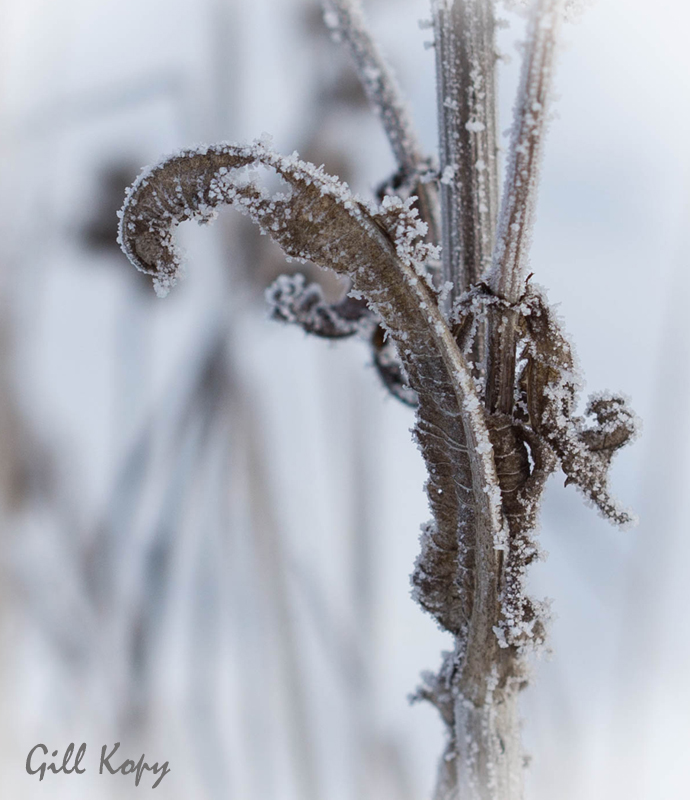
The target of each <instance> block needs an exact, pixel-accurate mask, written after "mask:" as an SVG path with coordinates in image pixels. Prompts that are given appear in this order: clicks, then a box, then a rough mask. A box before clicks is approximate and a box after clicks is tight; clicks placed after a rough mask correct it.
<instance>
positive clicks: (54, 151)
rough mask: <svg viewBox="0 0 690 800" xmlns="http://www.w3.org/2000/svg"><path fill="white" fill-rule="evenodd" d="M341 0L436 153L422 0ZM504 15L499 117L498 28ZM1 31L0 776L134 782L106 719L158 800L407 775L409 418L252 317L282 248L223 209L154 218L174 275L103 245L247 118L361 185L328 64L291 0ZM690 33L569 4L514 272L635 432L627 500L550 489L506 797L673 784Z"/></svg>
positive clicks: (682, 679)
mask: <svg viewBox="0 0 690 800" xmlns="http://www.w3.org/2000/svg"><path fill="white" fill-rule="evenodd" d="M365 6H366V9H367V12H368V15H369V17H370V20H371V24H372V27H373V29H374V31H375V33H376V35H377V37H378V38H379V40H380V41H381V44H382V46H383V48H384V50H385V51H386V53H387V54H388V57H389V60H390V61H391V63H392V64H393V66H394V68H395V71H396V73H397V75H398V78H399V80H400V82H401V84H402V86H403V87H404V89H405V91H406V92H407V94H408V97H409V100H410V104H411V106H412V110H413V113H414V116H415V119H416V122H417V126H418V129H419V132H420V135H421V138H422V140H423V141H424V142H425V144H426V146H427V147H428V150H429V151H430V152H432V151H434V149H435V139H436V130H435V125H436V123H435V116H436V115H435V108H434V106H435V90H434V77H433V68H434V63H433V62H434V59H433V50H429V49H425V48H424V41H425V40H427V39H429V38H430V32H429V31H426V30H421V29H420V28H419V26H418V20H420V19H424V18H427V17H428V16H429V8H428V4H427V2H426V0H367V2H366V3H365ZM501 16H503V17H505V19H506V20H508V21H509V22H510V25H509V26H508V27H506V28H505V29H503V30H501V32H500V46H501V49H502V51H503V52H504V53H505V55H506V58H505V60H504V61H503V62H502V65H501V70H500V79H501V129H502V130H504V129H506V128H508V126H509V124H510V112H511V107H512V102H513V96H514V91H515V86H516V80H517V70H518V68H519V51H518V49H517V48H516V46H515V45H516V42H519V40H520V39H521V37H522V33H523V27H522V22H521V20H520V18H519V17H515V16H514V15H513V14H512V13H511V12H509V11H508V10H506V11H505V12H503V11H502V12H501ZM0 21H1V24H0V311H1V313H0V528H1V533H0V535H1V537H2V538H1V543H0V571H1V572H2V575H1V577H2V583H1V586H2V589H1V590H0V775H1V776H2V786H3V792H4V793H6V795H5V794H4V795H3V796H8V797H13V798H17V800H24V799H26V800H34V798H63V797H64V798H67V797H69V798H87V797H88V798H91V799H92V800H101V798H102V799H103V800H106V799H108V798H124V797H130V796H131V795H132V792H133V791H135V789H134V778H133V776H131V775H130V776H127V777H123V776H122V775H119V774H118V775H115V776H111V775H99V774H98V759H99V755H100V749H101V746H102V745H103V744H108V746H109V749H110V747H112V745H113V744H114V743H115V742H121V748H120V752H119V754H118V756H116V757H115V758H114V759H113V763H114V764H115V765H116V766H117V765H119V763H121V760H122V759H120V757H119V756H120V754H122V758H131V759H132V760H134V761H135V762H136V761H137V760H138V759H139V757H140V756H141V754H142V753H145V755H146V760H147V761H148V762H149V763H153V761H158V762H162V761H166V760H167V761H169V763H170V768H171V770H172V772H171V773H170V774H169V775H167V776H166V777H165V779H164V780H163V782H162V783H161V784H160V786H159V787H158V788H157V789H156V791H157V795H156V796H157V797H158V798H160V799H161V800H173V799H174V800H177V798H194V799H195V800H196V799H197V798H198V799H199V800H217V799H218V800H219V799H220V798H223V800H246V799H252V800H253V799H254V798H261V800H293V799H294V800H355V799H356V800H373V799H374V798H376V799H377V800H423V799H424V798H428V797H430V794H431V790H432V786H433V781H434V775H435V770H436V761H437V758H438V756H439V754H440V753H441V751H442V747H443V731H442V725H441V722H440V720H439V719H438V718H437V714H436V711H435V710H434V709H433V708H431V707H430V706H428V707H427V706H424V705H415V706H409V705H408V702H407V696H408V694H409V693H410V692H412V691H414V689H415V687H416V685H417V683H418V676H419V672H420V671H421V670H423V669H434V670H435V669H437V667H438V665H439V664H440V652H441V650H443V649H448V648H449V647H450V646H451V642H450V639H449V638H448V637H447V636H446V635H444V634H442V633H441V632H439V631H438V630H437V629H436V627H435V624H434V622H433V621H432V619H431V618H430V617H427V616H425V615H424V614H423V613H422V611H421V610H420V609H419V608H418V607H417V606H416V605H415V604H414V603H413V601H412V600H411V598H410V596H409V574H410V572H411V570H412V566H413V562H414V559H415V556H416V553H417V546H418V542H417V538H418V533H419V525H420V524H421V523H422V522H424V521H425V520H426V519H427V518H428V516H429V512H428V509H427V506H426V498H425V495H424V493H423V489H422V487H423V482H424V468H423V464H422V461H421V458H420V456H419V453H418V451H417V449H416V447H415V446H414V444H413V443H412V442H411V439H410V434H409V429H410V428H411V427H412V425H413V422H414V418H413V413H412V411H410V410H409V409H408V408H405V407H403V406H401V405H400V404H399V403H398V402H397V401H396V400H394V399H392V398H390V397H389V396H387V395H386V393H385V391H384V389H383V388H382V387H381V386H380V385H379V382H378V378H377V376H376V374H375V371H374V369H373V368H372V366H371V363H370V354H369V351H368V348H367V347H366V345H365V343H363V342H359V341H346V342H343V343H340V344H330V343H327V342H324V341H323V340H316V339H312V338H308V337H307V336H305V335H304V334H303V333H302V332H301V331H300V330H297V329H293V328H290V327H289V326H283V325H280V324H278V323H276V322H271V321H269V320H267V319H266V305H265V302H264V300H263V292H264V290H265V288H266V286H267V285H269V284H270V282H271V281H272V280H273V279H274V278H275V276H276V275H278V274H279V273H281V272H284V271H291V270H292V269H293V267H294V265H286V264H285V262H284V259H283V258H282V256H281V255H280V253H279V252H278V251H277V250H276V249H273V248H272V247H271V246H270V243H268V242H267V240H266V237H259V236H258V235H257V231H255V230H254V229H253V228H252V227H251V225H250V223H248V222H247V221H246V220H245V219H244V218H242V217H240V216H239V215H236V214H233V212H227V213H224V214H223V215H221V218H220V219H219V220H218V221H217V222H216V223H215V224H214V225H213V226H212V227H211V228H198V227H196V226H195V225H193V224H191V225H190V224H185V225H183V226H182V227H181V229H180V236H181V240H182V242H183V244H184V247H185V249H186V251H187V254H188V264H189V268H188V273H189V274H188V277H187V279H186V280H185V281H184V282H183V283H181V284H180V285H179V286H178V287H177V288H176V289H175V290H174V291H173V292H172V294H171V295H170V297H169V298H167V299H166V300H164V301H161V300H159V299H157V298H156V296H155V295H154V292H153V289H152V287H151V285H150V282H149V281H148V279H145V278H144V277H143V276H141V275H140V274H138V273H137V272H136V271H135V270H134V269H133V268H132V267H131V266H130V265H129V263H128V262H127V261H126V260H125V258H124V257H123V256H122V254H121V253H120V251H119V249H118V247H117V245H116V244H115V236H116V217H115V213H116V211H117V209H118V208H119V207H120V206H121V204H122V199H123V195H124V189H125V186H126V185H128V184H129V183H130V182H131V181H132V180H133V178H134V177H135V176H136V174H137V173H138V171H139V169H140V168H141V167H142V166H143V165H146V164H150V163H152V162H155V161H157V160H158V159H159V158H160V157H161V156H162V155H164V154H167V153H170V152H171V151H174V150H175V149H177V148H179V147H182V146H188V145H191V144H195V143H201V142H212V141H217V140H231V141H248V140H252V139H254V138H256V137H259V136H261V135H262V134H263V133H264V132H268V133H270V134H271V135H272V136H273V140H274V146H275V147H276V149H277V150H279V151H281V152H288V153H289V152H292V151H293V150H295V149H297V150H298V151H299V152H300V154H301V155H302V156H303V157H304V158H306V159H309V160H311V161H315V162H316V163H317V164H320V163H324V164H325V165H326V167H327V169H328V170H329V171H331V172H334V173H337V174H339V175H341V176H342V177H343V178H344V179H346V180H348V181H349V182H350V184H351V186H353V187H354V188H355V190H357V191H359V192H361V193H363V194H367V195H371V193H372V191H373V189H374V187H375V186H376V185H377V184H379V183H380V182H381V181H382V180H384V179H385V178H387V177H388V175H389V174H390V173H391V171H392V170H393V168H394V165H393V160H392V158H391V156H390V154H389V152H388V149H387V145H386V142H385V139H384V137H383V135H382V133H381V131H380V130H379V127H378V125H377V123H376V120H375V119H374V118H373V116H372V115H371V114H370V112H369V110H368V109H367V107H366V104H365V101H364V98H363V96H362V94H361V91H360V89H359V87H358V83H357V81H356V78H355V76H354V74H353V73H352V71H351V69H350V64H349V60H348V57H347V54H346V53H345V52H343V51H341V50H340V49H339V47H338V46H337V45H336V44H334V43H333V42H331V41H330V39H329V38H328V36H327V35H326V32H325V29H324V25H323V23H322V18H321V12H320V8H319V5H318V3H317V2H315V0H251V2H249V0H197V2H194V3H192V2H190V1H189V0H136V1H135V0H117V2H115V0H62V2H60V3H55V2H49V1H48V0H0ZM688 23H690V10H689V9H688V7H687V5H686V4H685V3H682V2H681V0H659V1H658V2H657V3H655V4H654V5H652V4H650V3H648V2H646V1H644V0H596V2H594V3H591V4H590V6H589V7H588V8H587V9H586V11H585V13H584V14H583V15H582V18H581V20H580V22H579V23H578V24H576V25H568V26H567V27H566V29H565V39H566V47H565V49H564V51H563V53H562V56H561V59H560V64H559V68H558V72H557V92H558V93H559V99H558V102H557V103H556V105H555V110H556V115H555V118H554V120H553V123H552V127H551V131H550V135H549V139H548V142H547V148H546V159H545V163H544V170H543V183H542V188H541V193H540V199H539V212H538V222H537V227H536V230H535V236H534V249H533V253H532V270H533V272H534V273H535V280H536V281H537V282H539V283H540V284H542V285H544V286H545V287H547V288H548V290H549V296H550V299H551V301H552V302H554V303H558V304H559V309H560V313H561V314H562V316H563V318H564V319H565V325H566V329H567V330H568V331H569V333H570V334H571V337H572V339H573V341H574V342H575V345H576V349H577V352H578V354H579V359H580V364H581V367H582V370H583V373H584V375H585V376H586V379H587V390H588V391H596V390H601V389H605V388H610V389H612V390H620V391H623V392H625V393H626V394H628V395H629V396H630V397H631V398H632V403H633V406H634V408H635V409H636V411H637V412H638V414H639V415H640V416H641V417H642V418H643V420H644V433H643V436H642V437H641V438H640V439H639V441H637V442H636V443H635V444H634V445H633V446H632V447H631V448H629V449H628V450H625V451H623V452H622V453H621V454H620V455H619V457H618V459H617V461H616V464H615V467H614V484H615V489H616V491H617V493H618V495H619V497H620V498H621V499H622V500H623V501H624V502H625V503H626V504H627V505H631V506H633V507H634V508H635V509H636V510H637V512H638V514H639V516H640V520H641V521H640V525H639V527H638V528H636V529H635V530H634V531H628V532H620V531H618V530H615V529H613V528H611V527H609V526H608V525H607V524H606V523H605V522H603V521H602V520H601V519H600V518H599V517H598V516H597V515H596V513H595V512H594V511H592V510H591V509H589V508H587V507H585V506H584V505H583V503H582V502H581V500H580V498H579V496H577V494H576V493H575V492H574V491H573V490H572V489H569V490H565V489H563V488H562V481H561V480H560V479H559V478H558V477H556V478H554V479H552V482H551V484H550V486H549V490H548V496H547V500H546V504H545V508H544V513H543V517H542V531H541V534H540V538H541V544H542V547H543V549H544V550H545V551H547V552H548V558H547V559H546V561H545V562H544V563H540V564H538V565H537V566H536V567H534V568H533V570H532V585H533V593H534V594H535V595H537V596H539V597H549V598H552V608H553V612H554V621H553V623H552V625H551V650H552V654H551V656H550V657H549V658H545V659H542V660H540V661H538V662H536V663H535V665H534V680H533V683H532V686H531V687H530V688H529V689H528V690H527V691H526V692H525V694H524V702H523V712H524V720H525V721H524V735H525V741H526V744H527V747H528V750H529V752H530V753H531V755H532V762H531V767H530V770H529V775H528V793H527V797H528V800H547V799H549V800H552V799H553V798H559V800H582V799H583V798H587V800H598V799H599V798H602V800H603V798H606V800H617V799H620V800H623V799H624V798H625V800H658V799H659V798H664V800H681V798H687V786H688V782H689V780H690V762H689V761H688V757H687V752H688V746H689V745H690V735H689V734H688V721H689V720H690V683H689V682H688V680H687V675H688V673H689V670H690V635H689V634H690V630H689V626H688V621H687V613H686V608H685V602H686V596H687V589H686V586H687V579H688V578H687V572H688V567H687V564H688V561H689V559H690V537H688V536H687V535H686V534H687V527H688V526H687V523H686V520H687V518H688V513H687V508H686V506H687V504H688V500H687V493H686V491H685V487H686V486H687V483H688V474H687V473H688V459H687V451H688V445H689V444H690V431H689V430H688V421H687V420H688V405H689V402H690V400H689V398H688V388H689V387H688V381H689V378H690V375H689V370H688V367H689V355H690V354H689V350H690V333H689V331H688V325H687V321H686V309H685V303H686V301H687V298H688V288H689V287H688V275H687V273H688V257H689V256H688V254H689V253H690V240H689V235H688V214H689V211H690V204H689V202H688V200H689V196H690V193H689V191H688V177H689V171H688V166H689V164H688V148H687V142H688V141H689V140H690V135H689V134H690V109H689V107H688V95H689V87H690V80H689V78H690V49H689V48H688V46H687V30H688ZM504 141H505V140H504ZM323 280H324V283H325V285H326V290H327V291H328V292H330V293H331V295H332V296H334V295H335V294H337V292H338V287H337V285H336V284H335V283H334V279H333V278H332V277H329V276H325V277H324V278H323ZM38 742H43V743H45V744H46V745H47V746H48V748H49V749H50V750H53V749H58V750H59V757H58V759H57V761H58V765H59V764H60V763H61V759H62V755H63V753H64V750H65V748H66V746H67V745H68V744H69V743H70V742H75V743H76V745H77V746H78V745H79V743H81V742H85V743H86V744H87V754H86V757H85V759H84V762H83V763H82V766H86V768H87V769H86V773H85V774H84V775H81V776H74V775H71V776H64V775H51V774H48V775H47V776H46V778H45V780H44V781H43V782H42V783H39V781H38V775H35V776H29V775H27V774H26V772H25V768H24V765H25V760H26V756H27V754H28V752H29V750H30V749H31V748H32V747H33V746H34V745H35V744H37V743H38ZM38 761H39V762H40V759H38ZM152 782H153V781H152V778H151V777H150V774H148V775H146V776H144V778H143V779H142V783H141V785H140V787H139V788H138V789H137V790H136V791H139V792H141V793H145V792H147V791H149V787H150V786H151V784H152Z"/></svg>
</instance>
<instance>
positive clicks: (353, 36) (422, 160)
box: [324, 0, 440, 243]
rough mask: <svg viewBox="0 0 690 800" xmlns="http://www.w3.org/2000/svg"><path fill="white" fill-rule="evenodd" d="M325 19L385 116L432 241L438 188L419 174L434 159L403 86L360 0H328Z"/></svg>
mask: <svg viewBox="0 0 690 800" xmlns="http://www.w3.org/2000/svg"><path fill="white" fill-rule="evenodd" d="M324 8H325V11H326V14H325V19H326V24H327V25H328V26H329V28H330V29H331V30H332V31H333V32H334V34H335V35H336V36H337V37H338V38H339V39H341V40H342V41H343V42H344V44H345V45H346V46H347V48H348V50H349V51H350V55H351V56H352V59H353V61H354V65H355V69H356V70H357V75H358V76H359V79H360V82H361V84H362V87H363V88H364V91H365V93H366V95H367V98H368V100H369V103H370V105H371V106H372V108H373V109H374V111H375V112H376V114H377V116H378V117H379V119H380V120H381V124H382V125H383V129H384V131H385V134H386V137H387V138H388V142H389V144H390V146H391V150H392V151H393V155H394V156H395V160H396V162H397V165H398V169H399V170H400V172H401V173H402V178H403V181H405V180H410V181H411V182H412V183H413V184H414V189H413V193H414V194H416V195H417V198H418V205H419V214H420V217H421V218H422V219H423V220H424V222H426V223H427V225H428V226H429V231H428V235H427V239H428V241H430V242H432V243H436V242H438V240H439V227H440V223H439V220H438V212H437V206H438V203H437V199H436V196H435V195H436V192H435V188H434V187H433V185H432V184H430V183H422V182H421V181H420V180H419V177H421V175H422V174H423V173H425V172H428V170H429V159H428V158H427V157H426V156H425V155H424V151H423V149H422V146H421V144H420V142H419V137H418V136H417V133H416V132H415V129H414V125H413V123H412V119H411V117H410V114H409V112H408V109H407V103H406V102H405V100H404V97H403V94H402V91H401V90H400V86H399V85H398V82H397V80H396V78H395V75H394V74H393V72H392V70H391V68H390V66H389V65H388V63H387V62H386V59H385V58H384V56H383V54H382V53H381V51H380V49H379V47H378V45H377V43H376V42H375V41H374V39H373V38H372V36H371V34H370V33H369V30H368V28H367V26H366V23H365V21H364V16H363V14H362V9H361V3H360V2H359V0H324Z"/></svg>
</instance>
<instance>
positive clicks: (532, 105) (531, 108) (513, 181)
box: [490, 0, 563, 303]
mask: <svg viewBox="0 0 690 800" xmlns="http://www.w3.org/2000/svg"><path fill="white" fill-rule="evenodd" d="M562 14H563V11H562V0H537V2H536V3H535V4H534V6H533V10H532V15H531V19H530V24H529V33H528V39H527V43H526V49H525V58H524V61H523V66H522V76H521V79H520V88H519V91H518V100H517V103H516V106H515V119H514V121H513V127H512V133H511V142H510V151H509V154H508V160H507V164H506V178H505V184H504V188H503V198H502V201H501V211H500V215H499V219H498V229H497V232H496V245H495V249H494V254H493V263H492V273H491V278H490V283H491V288H492V289H493V290H494V292H495V293H496V294H498V295H500V296H501V297H505V298H506V299H507V300H509V301H510V302H512V303H514V302H516V301H517V300H518V298H519V297H520V296H521V295H522V293H523V291H524V283H525V274H526V272H525V266H526V259H527V255H528V252H529V247H530V243H531V235H532V225H533V222H534V208H535V205H536V199H537V188H538V184H539V173H540V166H541V158H542V151H543V145H544V138H545V134H546V126H547V122H548V119H549V108H550V101H551V84H552V77H553V68H554V57H555V53H556V44H557V41H558V31H559V28H560V25H561V18H562Z"/></svg>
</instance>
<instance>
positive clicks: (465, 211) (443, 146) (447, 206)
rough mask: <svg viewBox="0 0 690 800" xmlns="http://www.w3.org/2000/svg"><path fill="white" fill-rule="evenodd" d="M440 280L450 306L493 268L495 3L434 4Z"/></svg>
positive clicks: (447, 0) (448, 0) (445, 0)
mask: <svg viewBox="0 0 690 800" xmlns="http://www.w3.org/2000/svg"><path fill="white" fill-rule="evenodd" d="M432 9H433V21H434V32H435V44H436V72H437V83H436V85H437V107H438V128H439V160H440V169H441V220H442V239H441V241H442V246H443V251H442V257H443V276H444V280H445V281H450V282H451V283H452V284H453V288H452V290H451V293H450V298H451V304H452V302H453V301H455V299H456V298H458V297H459V296H460V295H462V294H463V292H465V291H466V290H467V289H468V288H469V287H470V286H471V285H472V284H474V283H476V282H477V281H478V280H479V278H480V277H481V275H482V273H483V272H484V271H485V270H486V269H487V268H488V267H489V266H490V264H491V253H492V250H493V243H494V231H495V228H496V217H497V209H498V164H497V153H496V93H495V64H496V49H495V46H494V30H495V22H494V11H493V2H492V0H434V2H433V6H432Z"/></svg>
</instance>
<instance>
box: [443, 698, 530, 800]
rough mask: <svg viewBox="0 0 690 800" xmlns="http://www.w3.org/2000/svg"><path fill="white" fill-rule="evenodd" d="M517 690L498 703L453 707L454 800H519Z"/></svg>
mask: <svg viewBox="0 0 690 800" xmlns="http://www.w3.org/2000/svg"><path fill="white" fill-rule="evenodd" d="M519 722H520V720H519V713H518V692H517V690H514V689H513V690H508V691H505V692H504V693H503V695H502V697H501V698H500V701H496V700H494V701H493V702H491V701H488V702H486V703H484V704H483V705H481V706H475V705H474V704H473V703H471V702H470V701H467V700H463V699H462V698H459V699H458V700H457V701H456V703H455V729H456V747H457V759H458V761H459V763H458V766H457V768H456V772H457V779H458V783H457V792H456V794H455V795H450V796H449V799H448V800H450V798H453V800H456V798H457V800H520V798H522V761H523V755H522V747H521V743H520V728H519Z"/></svg>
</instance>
